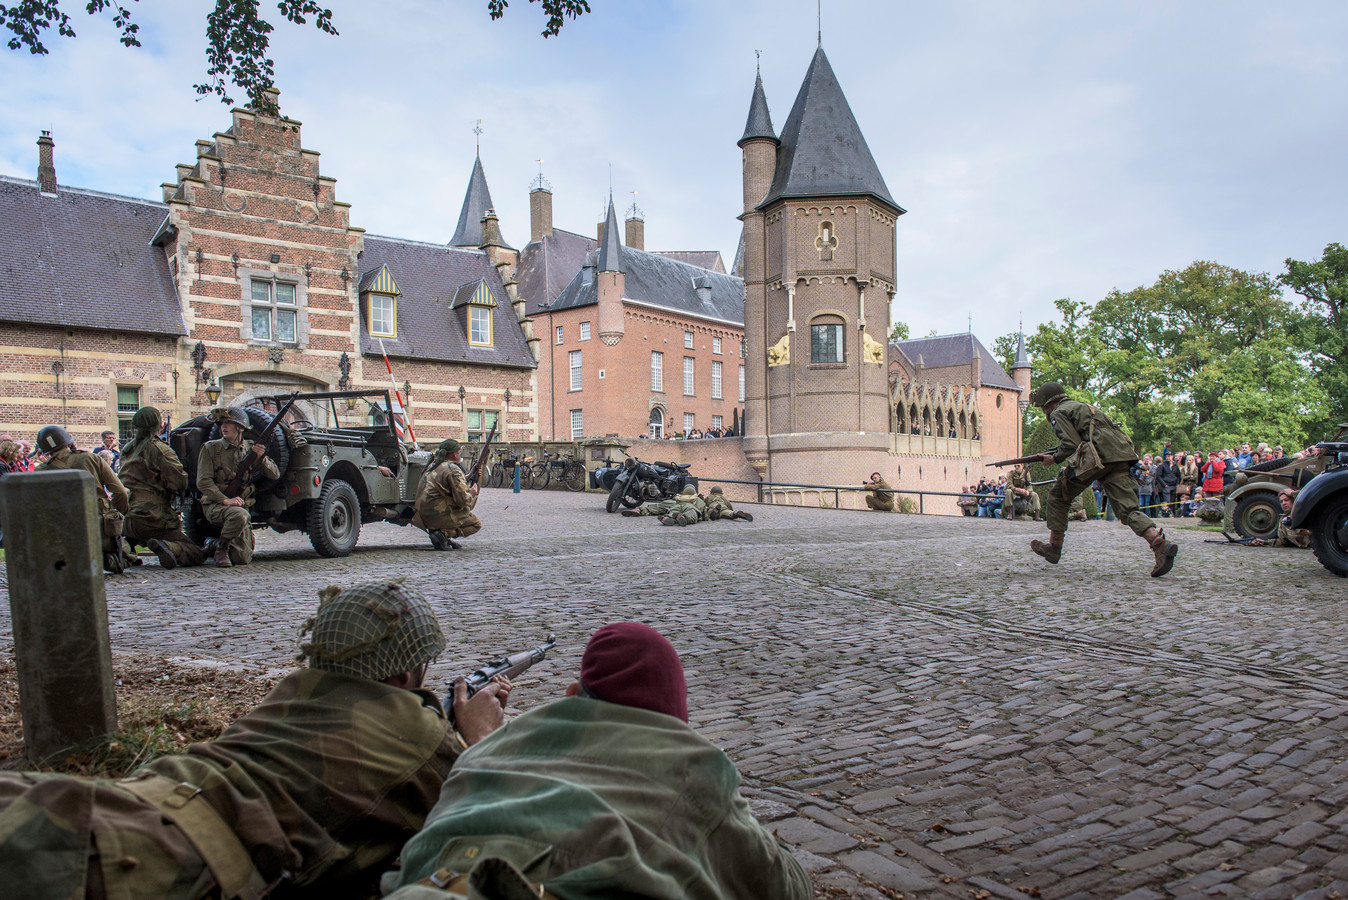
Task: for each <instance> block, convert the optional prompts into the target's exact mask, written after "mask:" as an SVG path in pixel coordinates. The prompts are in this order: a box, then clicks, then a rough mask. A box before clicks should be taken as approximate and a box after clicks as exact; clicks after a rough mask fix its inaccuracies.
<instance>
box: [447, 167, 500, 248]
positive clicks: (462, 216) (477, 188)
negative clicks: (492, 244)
mask: <svg viewBox="0 0 1348 900" xmlns="http://www.w3.org/2000/svg"><path fill="white" fill-rule="evenodd" d="M495 208H496V205H495V204H494V203H492V202H491V191H490V190H489V189H488V188H487V173H486V172H484V171H482V157H481V156H479V157H477V159H475V160H473V174H472V175H471V176H470V177H469V179H468V192H467V193H465V194H464V195H463V209H461V210H460V211H459V226H458V227H457V228H455V229H454V237H452V238H450V240H449V246H451V247H472V248H474V249H477V248H478V247H481V246H482V217H483V216H485V215H486V214H487V210H489V209H495ZM512 249H513V248H512Z"/></svg>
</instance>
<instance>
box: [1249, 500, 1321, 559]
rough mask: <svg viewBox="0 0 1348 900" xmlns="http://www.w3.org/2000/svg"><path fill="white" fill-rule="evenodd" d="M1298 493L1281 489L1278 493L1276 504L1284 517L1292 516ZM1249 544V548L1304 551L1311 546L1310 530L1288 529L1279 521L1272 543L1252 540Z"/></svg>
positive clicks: (1260, 539)
mask: <svg viewBox="0 0 1348 900" xmlns="http://www.w3.org/2000/svg"><path fill="white" fill-rule="evenodd" d="M1298 493H1299V492H1298V491H1296V490H1294V489H1292V488H1283V489H1282V490H1281V491H1279V492H1278V503H1280V504H1281V505H1282V512H1283V516H1284V517H1285V516H1290V515H1291V514H1292V505H1293V504H1295V503H1296V499H1297V494H1298ZM1249 544H1250V546H1251V547H1296V548H1297V549H1299V550H1306V549H1309V548H1310V546H1311V530H1310V529H1309V528H1289V527H1288V526H1287V522H1286V521H1285V520H1284V519H1279V520H1278V534H1277V537H1275V538H1274V539H1273V540H1272V541H1267V540H1264V539H1263V538H1254V539H1253V540H1251V541H1250V542H1249Z"/></svg>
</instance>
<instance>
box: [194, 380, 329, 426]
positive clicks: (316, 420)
mask: <svg viewBox="0 0 1348 900" xmlns="http://www.w3.org/2000/svg"><path fill="white" fill-rule="evenodd" d="M220 383H221V387H222V388H223V391H222V392H221V394H220V401H219V405H220V406H255V407H258V408H259V409H261V408H264V407H263V404H262V402H261V401H260V399H259V398H263V397H267V398H270V397H275V396H276V395H278V394H289V393H292V392H294V391H301V392H303V391H326V390H328V389H329V388H328V385H327V383H326V382H322V381H319V380H317V379H315V378H311V377H307V376H304V375H299V374H295V373H292V372H282V371H278V370H275V369H262V370H253V371H243V372H234V373H231V374H229V375H226V376H224V377H222V378H221V379H220ZM331 417H332V416H331V413H330V412H329V410H328V407H327V405H326V404H321V403H310V402H308V401H305V400H296V401H295V406H294V407H293V411H292V413H291V414H290V415H288V416H287V417H286V421H288V422H289V421H293V420H297V419H304V420H306V421H309V422H312V423H313V424H314V426H315V427H318V428H328V427H331V425H332V424H333V423H331V422H329V421H328V420H329V419H330V418H331Z"/></svg>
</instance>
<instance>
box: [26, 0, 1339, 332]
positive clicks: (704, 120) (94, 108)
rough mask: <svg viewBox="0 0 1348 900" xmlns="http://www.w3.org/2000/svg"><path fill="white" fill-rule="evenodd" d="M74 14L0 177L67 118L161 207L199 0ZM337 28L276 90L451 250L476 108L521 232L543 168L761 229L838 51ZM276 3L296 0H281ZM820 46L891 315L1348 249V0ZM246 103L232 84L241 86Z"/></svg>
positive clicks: (705, 237) (1021, 301)
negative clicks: (869, 171)
mask: <svg viewBox="0 0 1348 900" xmlns="http://www.w3.org/2000/svg"><path fill="white" fill-rule="evenodd" d="M65 5H66V6H67V7H70V8H71V10H70V11H71V15H72V16H73V17H74V19H75V22H74V24H75V28H76V31H77V32H78V33H79V37H78V38H76V39H74V40H69V39H62V38H60V37H57V36H54V35H53V36H51V37H49V38H48V39H47V44H48V46H49V48H50V49H51V50H52V53H51V55H49V56H46V57H33V56H30V55H29V54H27V53H26V52H16V51H9V50H5V49H3V48H0V92H2V93H0V96H2V97H3V101H2V102H3V107H2V108H3V113H4V114H3V115H0V173H4V174H8V175H15V176H19V177H24V178H34V177H35V172H36V168H37V149H36V146H35V144H34V142H35V140H36V139H37V136H38V133H39V131H40V130H41V129H43V128H50V129H51V130H52V131H53V133H54V137H55V139H56V169H57V176H58V179H59V180H60V181H61V182H62V183H63V184H67V185H72V186H77V187H87V188H93V189H97V190H103V191H110V192H114V193H120V194H128V195H132V196H137V197H146V198H153V199H158V198H159V196H160V192H159V187H158V186H159V184H160V183H161V182H164V181H171V180H173V179H174V168H173V167H174V164H175V163H180V162H189V161H191V160H193V159H194V157H195V148H194V142H195V141H196V140H197V139H199V138H207V137H209V136H210V135H211V134H212V133H213V132H215V131H222V130H224V129H225V128H227V127H228V125H229V123H230V117H229V113H228V110H227V109H226V108H225V107H223V106H222V105H220V104H219V103H218V102H216V101H215V100H211V99H207V100H202V101H200V102H197V99H196V95H195V93H194V91H193V89H192V85H193V84H194V83H196V82H197V81H200V80H201V79H202V77H203V75H204V71H205V66H206V64H205V42H204V37H203V35H204V31H205V15H206V12H207V10H208V9H209V7H210V6H211V4H210V3H207V2H205V0H142V2H139V3H135V4H131V5H132V7H133V12H134V13H135V15H136V17H137V20H138V21H139V22H140V23H141V26H142V27H141V37H142V41H143V43H144V46H143V47H141V48H139V49H126V48H123V47H122V46H121V45H119V44H118V43H117V42H116V34H115V29H114V28H113V26H112V24H111V22H110V21H109V20H107V19H97V18H90V17H88V16H86V15H85V14H84V13H83V6H84V4H83V2H75V0H65ZM331 5H332V7H333V10H334V12H335V23H336V25H337V27H338V29H339V30H340V32H341V35H340V36H339V37H335V38H334V37H329V36H326V35H322V34H320V33H318V32H317V31H316V30H314V29H313V28H307V29H301V28H297V27H295V26H291V25H288V24H278V26H277V31H276V32H274V34H273V44H272V56H273V58H274V59H275V60H276V69H277V85H278V87H279V88H280V89H281V91H282V94H281V107H282V110H283V111H284V112H285V113H286V114H288V115H290V116H291V117H293V118H296V119H299V120H301V121H302V122H303V123H304V126H303V141H304V146H305V147H307V148H309V149H312V150H317V151H319V152H320V153H321V154H322V160H321V162H322V170H323V172H324V174H326V175H331V176H334V177H335V178H337V180H338V181H337V197H338V199H340V200H344V201H347V202H349V203H351V204H353V209H352V211H351V214H352V222H353V224H356V225H359V226H362V227H364V228H366V229H368V230H369V231H370V232H372V233H375V234H384V235H393V236H397V237H405V238H415V239H419V240H426V241H435V242H444V241H447V240H448V239H449V237H450V236H451V234H452V233H453V231H454V225H455V222H456V221H457V218H458V213H459V207H460V205H461V204H462V202H463V195H464V190H465V188H466V185H467V179H468V175H469V172H470V170H471V167H472V162H473V154H474V144H475V140H476V137H475V135H474V134H473V126H474V124H475V123H476V121H477V120H478V119H481V120H482V128H483V134H482V136H481V142H482V161H483V165H484V167H485V169H486V173H487V179H488V182H489V184H490V186H491V191H492V196H493V199H494V200H495V203H496V207H497V211H498V213H499V215H500V219H501V228H502V231H503V233H504V235H505V238H506V240H507V241H508V242H510V243H511V244H512V245H514V246H516V247H522V246H523V245H524V243H525V242H527V240H528V238H529V212H528V189H529V183H530V180H531V179H532V178H533V177H534V176H535V175H536V174H537V172H538V163H537V162H536V160H537V159H539V158H540V157H541V158H542V159H544V160H545V162H544V163H543V170H544V173H545V175H546V176H547V178H548V179H549V181H551V182H552V185H553V191H554V201H553V202H554V220H555V223H556V225H557V227H560V228H566V229H569V230H571V231H578V232H582V233H587V234H589V233H593V229H594V225H595V223H596V221H597V220H598V219H599V218H600V216H601V214H602V211H603V205H604V202H605V199H606V197H607V192H608V188H609V177H610V176H609V169H610V165H611V166H612V184H613V190H614V194H615V198H616V201H617V204H618V207H619V210H620V211H621V210H622V209H624V208H625V207H626V206H628V205H630V203H631V201H632V198H631V194H630V192H631V191H632V190H636V191H639V194H638V197H637V202H638V203H639V204H640V206H641V207H642V209H643V210H644V211H645V214H646V244H647V247H648V248H650V249H654V250H660V249H670V250H691V249H716V250H719V251H721V254H722V255H723V256H724V257H725V260H726V265H727V266H729V265H730V263H731V261H732V260H733V256H734V252H735V247H736V243H737V241H738V238H739V222H738V221H737V220H736V218H735V216H736V215H737V214H738V213H740V212H741V209H740V154H739V150H738V148H736V146H735V141H736V140H737V139H738V138H739V136H740V134H741V133H742V131H743V129H744V122H745V118H746V115H747V113H748V107H749V98H750V94H751V91H752V88H753V79H754V51H755V50H762V51H763V56H762V67H763V83H764V87H765V89H766V91H767V98H768V106H769V108H770V109H771V112H772V120H773V124H774V125H775V126H776V127H777V128H778V129H780V128H781V126H782V125H783V124H784V123H785V121H786V117H787V113H788V112H789V111H790V108H791V104H792V102H793V101H794V100H795V96H796V92H797V90H798V89H799V87H800V83H801V80H802V78H803V77H804V74H805V69H806V66H807V65H808V64H809V61H810V56H811V54H812V53H813V51H814V47H815V33H816V15H815V8H816V6H815V0H715V2H712V0H591V6H592V8H593V10H594V11H593V13H591V14H590V15H587V16H584V17H583V18H581V19H579V20H577V21H574V22H569V23H568V24H567V25H566V27H565V28H564V29H563V31H562V33H561V35H559V36H558V37H555V38H550V39H547V40H544V39H543V38H542V37H540V36H539V34H538V33H539V31H540V30H541V28H542V25H543V17H542V14H541V13H540V12H539V10H538V8H537V6H536V5H531V4H528V3H526V2H525V0H514V2H513V3H512V4H511V6H510V9H509V11H508V13H507V15H506V17H505V19H503V20H501V21H499V22H492V21H490V20H489V18H488V16H487V13H486V0H379V2H377V3H376V2H357V0H332V2H331ZM263 11H264V13H265V12H268V11H270V12H271V14H272V15H274V14H275V13H274V8H272V5H271V4H270V3H269V2H264V3H263ZM823 46H824V50H825V52H826V53H828V55H829V59H830V62H831V63H832V65H833V68H834V71H835V72H836V73H837V76H838V79H839V81H840V82H841V84H842V87H843V90H844V92H846V94H847V97H848V100H849V101H850V103H851V106H852V110H853V113H854V114H855V116H856V118H857V121H858V122H859V124H860V126H861V129H862V132H863V133H864V134H865V136H866V138H867V140H868V142H869V144H870V148H871V152H872V153H873V154H874V156H875V158H876V161H877V163H878V164H879V166H880V171H881V172H882V173H883V175H884V177H885V180H886V182H887V183H888V185H889V189H890V192H891V193H892V194H893V196H894V197H895V199H896V200H897V201H898V202H899V203H900V204H901V205H902V206H903V207H904V208H906V209H907V210H908V213H907V215H905V216H903V217H901V218H900V219H899V227H898V245H899V273H898V296H897V297H896V299H895V303H894V310H893V316H894V318H895V319H898V320H901V321H905V322H907V323H908V324H909V325H910V326H911V329H912V333H913V334H914V335H915V336H919V335H923V334H926V333H928V332H930V331H932V330H935V331H938V332H940V333H948V332H956V331H963V330H965V329H966V327H967V322H968V321H969V319H968V317H969V316H972V321H973V328H974V331H975V333H977V334H978V336H979V337H980V338H981V339H982V340H983V341H984V343H986V344H988V345H989V346H991V343H992V341H993V339H994V338H995V337H996V336H997V335H999V334H1003V333H1006V332H1008V331H1012V330H1014V329H1015V327H1016V322H1017V319H1018V317H1020V316H1022V315H1023V316H1024V320H1025V324H1026V327H1027V330H1028V329H1031V328H1033V326H1034V325H1035V324H1037V323H1038V322H1040V321H1044V320H1046V319H1049V318H1051V317H1052V316H1053V312H1054V311H1053V308H1052V303H1053V301H1054V300H1055V299H1057V298H1059V297H1072V298H1073V299H1076V300H1086V301H1094V300H1098V299H1099V298H1100V297H1102V296H1103V295H1104V294H1105V293H1106V292H1107V291H1109V290H1110V289H1111V288H1113V287H1119V288H1122V289H1129V288H1132V287H1135V286H1137V285H1140V284H1147V283H1150V282H1152V281H1154V280H1155V279H1156V277H1157V276H1158V275H1159V274H1160V273H1161V272H1162V271H1164V270H1166V269H1177V268H1183V267H1184V266H1186V265H1188V264H1189V263H1190V262H1192V261H1194V260H1195V259H1208V260H1214V261H1216V262H1220V263H1223V264H1226V265H1230V266H1235V267H1237V268H1241V269H1247V270H1252V271H1269V272H1274V273H1277V272H1279V271H1281V270H1282V261H1283V259H1285V258H1286V257H1288V256H1292V257H1295V258H1299V259H1309V258H1318V257H1319V255H1320V253H1321V251H1322V250H1323V248H1324V246H1325V245H1326V244H1327V243H1329V242H1331V241H1340V242H1343V241H1348V224H1346V215H1345V211H1346V210H1348V174H1346V173H1348V167H1346V166H1345V164H1344V159H1345V149H1346V148H1348V90H1346V89H1345V88H1348V78H1345V75H1348V72H1346V71H1345V69H1346V68H1348V66H1346V65H1345V55H1346V54H1348V49H1345V48H1348V4H1345V3H1343V2H1341V0H1338V2H1295V3H1287V4H1270V3H1267V2H1258V3H1256V2H1233V0H1221V2H1188V3H1172V2H1166V3H1141V2H1128V3H1123V2H1119V3H1085V2H1005V0H997V2H967V3H943V4H932V3H901V2H898V0H825V2H824V3H823ZM236 99H237V98H236Z"/></svg>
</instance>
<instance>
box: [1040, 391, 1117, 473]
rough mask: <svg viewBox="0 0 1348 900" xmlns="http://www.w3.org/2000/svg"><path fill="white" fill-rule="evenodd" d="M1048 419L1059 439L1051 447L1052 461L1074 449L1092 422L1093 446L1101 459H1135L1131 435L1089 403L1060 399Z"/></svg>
mask: <svg viewBox="0 0 1348 900" xmlns="http://www.w3.org/2000/svg"><path fill="white" fill-rule="evenodd" d="M1048 421H1049V424H1050V425H1052V426H1053V433H1054V434H1056V435H1057V436H1058V440H1059V441H1061V442H1062V443H1060V444H1059V445H1058V449H1057V450H1054V451H1053V459H1054V461H1055V462H1063V461H1065V460H1066V459H1067V457H1069V456H1071V455H1072V454H1073V453H1076V452H1077V448H1078V447H1079V446H1081V442H1082V441H1085V440H1088V439H1089V438H1090V436H1091V424H1092V423H1094V425H1095V446H1096V447H1097V448H1099V450H1100V461H1101V462H1102V463H1112V462H1133V461H1134V460H1136V459H1137V450H1135V449H1134V448H1133V439H1132V438H1130V437H1128V435H1126V434H1124V433H1123V429H1122V428H1120V427H1119V426H1117V425H1115V424H1114V423H1113V422H1111V421H1110V420H1109V417H1108V416H1106V415H1105V414H1104V413H1103V412H1101V411H1100V410H1098V409H1096V408H1095V407H1094V406H1091V405H1090V404H1089V403H1081V402H1080V401H1077V400H1063V401H1062V402H1060V403H1059V404H1058V406H1057V408H1056V409H1054V410H1053V415H1051V416H1049V419H1048Z"/></svg>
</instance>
